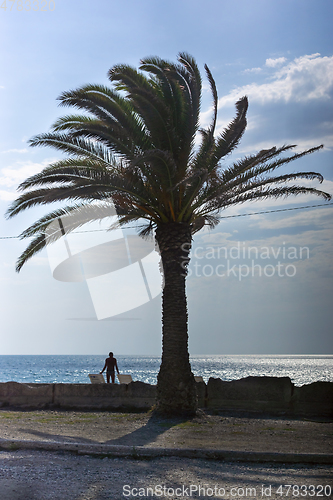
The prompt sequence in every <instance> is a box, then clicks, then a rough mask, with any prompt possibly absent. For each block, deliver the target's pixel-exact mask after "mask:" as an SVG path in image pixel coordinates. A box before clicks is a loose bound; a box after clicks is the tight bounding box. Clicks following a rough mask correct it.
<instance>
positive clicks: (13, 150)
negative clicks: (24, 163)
mask: <svg viewBox="0 0 333 500" xmlns="http://www.w3.org/2000/svg"><path fill="white" fill-rule="evenodd" d="M1 152H2V153H20V154H21V153H27V152H28V149H27V148H23V149H17V148H14V149H7V150H6V151H1Z"/></svg>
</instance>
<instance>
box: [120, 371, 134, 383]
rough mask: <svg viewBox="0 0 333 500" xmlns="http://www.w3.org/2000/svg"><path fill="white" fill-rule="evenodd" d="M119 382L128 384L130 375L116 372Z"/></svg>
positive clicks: (130, 378) (130, 379)
mask: <svg viewBox="0 0 333 500" xmlns="http://www.w3.org/2000/svg"><path fill="white" fill-rule="evenodd" d="M118 380H119V384H130V383H131V382H132V375H120V374H119V373H118Z"/></svg>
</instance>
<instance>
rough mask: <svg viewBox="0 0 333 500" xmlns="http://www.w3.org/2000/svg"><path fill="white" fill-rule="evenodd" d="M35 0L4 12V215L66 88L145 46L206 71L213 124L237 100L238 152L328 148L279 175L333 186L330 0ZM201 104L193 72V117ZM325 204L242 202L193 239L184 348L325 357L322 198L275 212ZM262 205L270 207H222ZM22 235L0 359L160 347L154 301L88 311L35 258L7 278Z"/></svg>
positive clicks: (81, 288)
mask: <svg viewBox="0 0 333 500" xmlns="http://www.w3.org/2000/svg"><path fill="white" fill-rule="evenodd" d="M2 5H4V4H2ZM21 5H23V10H22V11H21V10H18V9H20V8H21ZM42 5H43V6H44V5H45V4H44V3H43V4H42V2H39V3H38V2H37V1H35V2H34V3H31V4H30V3H29V2H28V1H27V2H24V3H23V4H20V3H18V2H17V0H16V1H15V2H11V1H8V0H7V2H6V7H7V9H4V8H1V9H0V42H1V45H0V46H1V50H0V64H1V73H0V108H1V117H2V120H1V125H0V126H1V134H0V212H1V214H4V213H5V212H6V210H7V207H8V205H9V203H10V201H11V200H13V199H14V198H15V189H16V187H17V185H18V184H19V183H20V182H21V181H22V180H24V179H25V178H26V177H27V176H29V175H31V174H33V173H35V172H38V171H40V170H41V169H42V168H43V167H44V166H47V165H48V164H49V162H50V161H52V160H54V159H56V158H58V157H59V154H58V153H56V152H54V151H52V150H47V149H37V148H34V149H32V148H29V146H28V145H27V140H28V139H29V138H31V137H32V136H34V135H36V134H38V133H42V132H46V131H47V130H49V128H50V126H51V124H52V123H53V122H54V121H55V120H56V119H57V118H58V117H59V116H61V115H62V114H64V110H62V109H61V108H59V107H58V105H57V100H56V98H57V97H58V95H59V94H60V93H61V92H63V91H65V90H69V89H72V88H76V87H79V86H80V85H83V84H85V83H88V82H89V83H101V84H108V80H107V76H106V75H107V72H108V70H109V69H110V68H111V67H112V66H113V65H114V64H117V63H128V64H132V65H134V66H137V65H138V64H139V61H140V59H141V58H143V57H146V56H150V55H158V56H160V57H163V58H167V59H170V60H175V59H176V56H177V54H178V53H179V52H180V51H187V52H189V53H191V54H192V55H193V56H194V57H195V58H196V60H197V62H198V65H199V67H200V68H201V69H202V72H203V74H204V68H203V66H204V64H205V63H206V64H207V65H208V66H209V68H210V69H211V71H212V73H213V75H214V78H215V80H216V84H217V88H218V92H219V119H218V130H222V128H223V126H224V125H226V124H227V123H228V121H229V120H230V119H231V118H232V117H233V114H234V103H235V101H236V100H237V99H238V97H240V96H242V95H245V94H246V95H248V97H249V102H250V106H249V113H248V129H247V132H246V134H245V136H244V138H243V140H242V142H241V145H240V147H239V148H238V151H237V154H236V155H235V157H234V158H237V157H239V156H242V155H244V154H250V153H253V152H256V151H258V150H260V149H265V148H267V147H271V146H273V145H282V144H297V145H298V150H301V149H304V148H308V147H312V146H315V145H319V144H322V143H323V144H324V145H325V147H324V149H323V150H322V151H320V152H318V153H316V154H314V155H311V156H309V157H307V158H305V159H303V160H300V161H298V162H295V163H292V164H290V165H289V166H288V171H294V170H306V171H319V172H321V173H322V174H323V175H324V177H325V181H324V183H323V184H322V185H321V186H320V187H321V189H323V190H325V191H327V192H330V193H331V194H333V169H332V165H333V161H332V160H333V153H332V147H333V122H332V116H333V113H332V99H333V39H332V34H331V20H332V13H333V12H332V11H333V6H332V2H331V0H292V1H290V0H270V1H267V0H251V2H249V1H248V0H237V1H234V2H229V1H225V0H215V1H212V0H207V1H206V2H198V1H195V0H191V1H185V0H177V1H174V0H172V1H169V2H157V1H156V0H141V1H140V2H138V1H137V0H124V1H123V2H114V1H113V0H111V1H106V0H100V1H98V2H82V1H80V2H79V1H77V0H71V1H70V2H68V1H64V0H54V2H53V1H51V2H47V4H46V11H44V12H42V11H41V8H42ZM29 6H30V7H31V8H30V10H28V9H29ZM33 7H34V9H35V10H33ZM210 106H211V101H210V94H209V87H208V83H207V81H206V80H204V91H203V102H202V124H203V125H205V124H207V123H209V118H210ZM232 159H233V158H231V159H230V161H232ZM281 173H282V171H281ZM308 184H309V183H308ZM309 185H310V184H309ZM311 185H315V186H317V187H318V184H316V183H312V184H311ZM323 203H324V202H323V201H322V200H321V199H320V198H316V197H313V196H312V197H311V196H303V197H298V198H294V199H292V198H289V199H287V200H279V201H266V202H261V203H255V204H254V203H253V204H247V205H243V206H241V207H238V208H233V209H230V210H228V211H225V212H224V213H223V214H221V215H222V216H224V217H226V218H224V219H222V220H221V223H220V224H219V226H218V227H217V228H216V229H215V230H214V231H213V232H208V231H207V232H206V231H202V232H200V233H198V234H197V235H196V237H195V240H194V246H193V252H192V263H191V276H189V278H188V301H189V302H188V306H189V334H190V340H189V348H190V352H191V354H224V353H225V354H256V353H257V354H274V353H276V354H288V353H290V354H304V353H306V354H332V352H333V340H332V338H333V337H332V306H331V302H332V293H333V279H332V277H333V266H332V230H333V222H332V215H333V211H332V209H333V205H329V204H327V205H326V206H321V207H317V208H308V209H301V210H292V211H283V212H276V210H281V209H286V208H299V207H303V206H308V205H322V204H323ZM264 211H269V212H270V213H266V214H256V215H251V216H242V217H230V216H231V215H233V216H234V215H243V214H249V213H256V212H264ZM273 211H274V212H273ZM42 213H43V211H42V210H40V209H38V210H37V209H36V210H31V212H27V213H25V214H22V215H20V216H19V217H17V218H15V219H12V220H10V221H8V220H6V219H5V217H4V215H2V216H1V218H0V236H16V235H18V234H19V233H20V232H21V231H22V230H23V229H24V228H25V227H26V226H27V225H28V224H29V223H31V222H33V221H34V220H35V219H36V217H38V216H39V215H41V214H42ZM25 244H26V243H24V242H21V241H19V240H18V239H15V238H13V239H2V240H0V253H1V259H0V269H1V271H0V299H1V300H0V311H1V346H0V354H52V353H55V354H90V353H92V354H103V353H106V352H109V350H110V349H112V350H113V351H114V352H117V353H119V354H159V353H160V351H161V305H160V296H157V297H155V298H153V299H152V300H150V301H148V302H147V303H145V304H144V305H142V306H141V307H137V308H135V309H132V310H130V311H127V312H124V313H123V314H121V315H118V316H116V317H115V316H112V317H110V318H105V319H102V320H97V318H96V307H95V304H94V300H93V298H92V296H91V293H90V292H91V290H90V289H89V287H88V286H87V283H85V282H80V283H79V282H76V283H73V282H72V283H68V282H62V281H57V280H55V279H54V278H53V277H52V273H51V268H50V259H49V258H48V255H47V253H46V252H42V253H40V254H39V255H38V256H37V257H36V258H35V259H33V260H31V261H30V262H29V263H28V264H27V265H26V266H25V267H24V268H23V270H22V271H21V273H20V274H17V273H15V269H14V266H15V261H16V259H17V257H18V255H19V254H20V252H21V251H22V250H23V248H24V247H25ZM91 244H92V245H93V244H94V240H92V241H91ZM249 248H252V250H249ZM219 249H220V250H219ZM302 249H303V250H302ZM223 266H224V267H223ZM255 266H257V267H255ZM288 266H289V267H288Z"/></svg>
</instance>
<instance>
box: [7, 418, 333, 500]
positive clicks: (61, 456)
mask: <svg viewBox="0 0 333 500" xmlns="http://www.w3.org/2000/svg"><path fill="white" fill-rule="evenodd" d="M332 438H333V423H332V422H329V421H327V420H326V421H322V422H319V421H318V420H316V421H311V420H304V419H302V420H290V419H276V418H250V417H248V418H245V417H239V416H238V417H236V416H234V415H233V416H231V415H229V416H226V415H224V416H223V415H209V414H205V413H201V414H200V415H199V416H198V417H196V418H195V419H192V420H184V419H183V420H181V419H178V420H176V419H175V420H172V421H167V420H163V419H157V418H152V417H151V416H150V415H149V414H120V413H107V412H89V413H88V412H87V413H85V412H64V411H61V412H60V411H59V412H58V411H34V412H27V411H24V412H22V411H7V410H4V409H2V410H0V449H1V450H2V451H0V485H1V486H0V500H48V499H52V500H67V499H71V500H105V499H121V498H132V499H133V498H162V499H164V498H165V499H174V500H176V499H182V498H191V497H192V498H215V499H218V498H225V499H227V498H230V499H232V498H235V499H241V498H248V497H256V498H260V499H261V498H266V497H269V498H270V499H281V498H291V499H294V498H295V497H299V498H300V497H304V498H308V497H315V498H317V497H321V498H333V495H332V491H333V481H332V478H333V469H332V464H333V454H332V449H333V447H332ZM38 447H40V449H38ZM47 448H49V450H48V449H47ZM50 450H53V451H50ZM126 450H127V451H126ZM168 450H169V454H170V456H158V454H161V455H163V454H165V452H166V451H168ZM207 450H210V451H211V453H213V454H214V453H215V459H214V460H208V459H207V458H206V457H207V455H205V453H206V452H207ZM119 451H120V452H121V453H120V455H121V454H122V455H126V458H124V457H123V456H118V457H117V456H116V455H117V453H119ZM142 453H143V454H144V453H145V454H146V456H145V458H144V459H143V458H142ZM140 454H141V457H140ZM182 454H183V456H182ZM212 456H213V455H212ZM276 457H278V459H277V461H276V462H275V463H273V461H274V460H276ZM302 457H303V458H302ZM304 457H306V458H307V460H308V463H305V462H304V460H303V459H304ZM309 457H310V459H309ZM311 457H312V459H311ZM323 458H324V460H323ZM251 460H254V462H253V461H252V462H251ZM325 460H326V463H325ZM293 462H294V463H293ZM302 462H303V463H302ZM320 462H321V463H320Z"/></svg>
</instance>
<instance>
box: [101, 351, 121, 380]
mask: <svg viewBox="0 0 333 500" xmlns="http://www.w3.org/2000/svg"><path fill="white" fill-rule="evenodd" d="M105 368H106V382H107V383H108V384H109V383H110V377H111V380H112V383H113V384H114V375H115V373H114V369H116V370H117V373H119V370H118V365H117V360H116V358H114V357H113V352H109V357H108V358H106V360H105V365H104V368H103V370H102V371H101V372H100V373H103V372H104V370H105Z"/></svg>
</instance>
